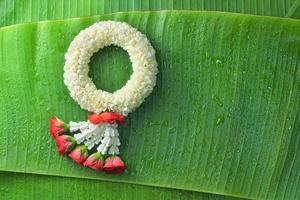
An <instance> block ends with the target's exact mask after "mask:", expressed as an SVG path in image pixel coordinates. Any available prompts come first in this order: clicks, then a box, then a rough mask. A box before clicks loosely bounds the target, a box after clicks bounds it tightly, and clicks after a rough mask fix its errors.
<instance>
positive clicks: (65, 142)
mask: <svg viewBox="0 0 300 200" xmlns="http://www.w3.org/2000/svg"><path fill="white" fill-rule="evenodd" d="M55 143H56V149H57V151H58V153H59V154H60V155H64V154H66V153H68V152H70V151H71V150H72V149H73V148H74V147H75V145H76V142H75V139H74V138H73V137H71V136H69V135H59V136H57V137H56V138H55Z"/></svg>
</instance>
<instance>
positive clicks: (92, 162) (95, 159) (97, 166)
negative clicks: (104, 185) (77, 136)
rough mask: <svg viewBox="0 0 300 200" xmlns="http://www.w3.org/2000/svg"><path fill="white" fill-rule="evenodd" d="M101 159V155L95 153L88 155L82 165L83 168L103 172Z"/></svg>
mask: <svg viewBox="0 0 300 200" xmlns="http://www.w3.org/2000/svg"><path fill="white" fill-rule="evenodd" d="M103 164H104V163H103V157H102V155H101V153H99V152H97V153H94V154H92V155H90V156H89V157H88V158H87V160H86V161H85V162H84V163H83V165H84V166H86V167H89V168H91V169H94V170H96V171H99V172H101V171H102V170H103Z"/></svg>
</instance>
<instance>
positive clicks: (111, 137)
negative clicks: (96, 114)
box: [69, 121, 120, 155]
mask: <svg viewBox="0 0 300 200" xmlns="http://www.w3.org/2000/svg"><path fill="white" fill-rule="evenodd" d="M69 125H70V131H71V132H73V133H75V134H74V138H75V140H76V142H77V143H78V144H81V143H84V144H85V145H86V146H87V147H88V149H89V150H90V149H92V148H93V147H94V146H97V145H99V143H100V145H99V146H98V147H97V151H98V152H100V153H101V154H102V155H106V154H110V155H118V154H119V147H118V146H120V139H119V132H118V129H117V127H118V124H117V123H113V124H109V123H106V122H103V123H100V124H97V125H95V124H92V123H90V122H89V121H87V122H72V121H71V122H70V124H69Z"/></svg>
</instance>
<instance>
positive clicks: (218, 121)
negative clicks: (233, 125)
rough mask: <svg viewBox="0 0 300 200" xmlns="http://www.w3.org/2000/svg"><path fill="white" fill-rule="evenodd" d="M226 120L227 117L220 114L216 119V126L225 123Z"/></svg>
mask: <svg viewBox="0 0 300 200" xmlns="http://www.w3.org/2000/svg"><path fill="white" fill-rule="evenodd" d="M224 121H225V118H224V117H223V116H218V117H217V120H216V126H219V125H221V124H223V123H224Z"/></svg>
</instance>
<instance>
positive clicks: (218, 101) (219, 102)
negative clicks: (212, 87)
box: [214, 96, 223, 107]
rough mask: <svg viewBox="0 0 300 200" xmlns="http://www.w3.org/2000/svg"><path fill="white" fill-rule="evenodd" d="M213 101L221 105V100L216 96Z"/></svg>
mask: <svg viewBox="0 0 300 200" xmlns="http://www.w3.org/2000/svg"><path fill="white" fill-rule="evenodd" d="M214 101H215V102H216V103H217V104H218V105H219V106H220V107H223V102H222V100H221V99H220V98H219V97H218V96H214Z"/></svg>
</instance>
